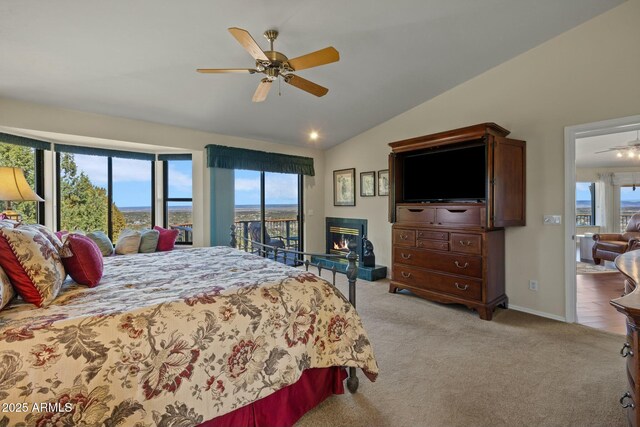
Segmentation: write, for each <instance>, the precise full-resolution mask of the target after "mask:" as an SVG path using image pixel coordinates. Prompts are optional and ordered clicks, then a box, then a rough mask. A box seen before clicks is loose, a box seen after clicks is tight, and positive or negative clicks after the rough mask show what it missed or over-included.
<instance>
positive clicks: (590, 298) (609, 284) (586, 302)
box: [576, 272, 627, 334]
mask: <svg viewBox="0 0 640 427" xmlns="http://www.w3.org/2000/svg"><path fill="white" fill-rule="evenodd" d="M623 277H624V276H623V275H622V273H619V272H614V273H596V274H578V275H577V276H576V282H577V288H578V292H577V314H578V323H580V324H582V325H585V326H590V327H592V328H596V329H601V330H605V331H609V332H614V333H618V334H626V333H627V329H626V324H625V316H623V315H622V314H620V313H618V312H617V311H616V309H615V308H613V307H612V306H611V305H610V304H609V301H611V300H612V299H614V298H618V297H620V296H621V295H622V292H623V289H624V278H623Z"/></svg>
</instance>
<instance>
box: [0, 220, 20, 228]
mask: <svg viewBox="0 0 640 427" xmlns="http://www.w3.org/2000/svg"><path fill="white" fill-rule="evenodd" d="M18 224H19V223H18V221H14V220H12V219H0V228H2V227H11V228H13V227H15V226H16V225H18Z"/></svg>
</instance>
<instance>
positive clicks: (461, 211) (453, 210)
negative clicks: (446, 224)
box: [447, 209, 467, 213]
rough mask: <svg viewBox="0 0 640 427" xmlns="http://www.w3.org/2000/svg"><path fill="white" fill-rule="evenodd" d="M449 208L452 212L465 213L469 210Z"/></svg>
mask: <svg viewBox="0 0 640 427" xmlns="http://www.w3.org/2000/svg"><path fill="white" fill-rule="evenodd" d="M447 210H448V211H449V212H451V213H464V212H466V211H467V210H466V209H447Z"/></svg>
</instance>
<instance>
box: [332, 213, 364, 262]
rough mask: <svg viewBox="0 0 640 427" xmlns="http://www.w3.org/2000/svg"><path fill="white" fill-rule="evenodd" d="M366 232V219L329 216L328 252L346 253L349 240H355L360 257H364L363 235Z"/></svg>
mask: <svg viewBox="0 0 640 427" xmlns="http://www.w3.org/2000/svg"><path fill="white" fill-rule="evenodd" d="M366 234H367V220H366V219H352V218H332V217H327V238H326V243H327V253H328V254H344V255H346V254H347V253H348V252H349V249H348V248H347V245H348V244H349V241H351V240H355V242H356V253H357V254H358V259H362V236H365V235H366Z"/></svg>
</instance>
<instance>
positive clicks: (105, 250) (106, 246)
mask: <svg viewBox="0 0 640 427" xmlns="http://www.w3.org/2000/svg"><path fill="white" fill-rule="evenodd" d="M87 237H88V238H90V239H91V240H93V241H94V242H95V244H96V245H98V247H99V248H100V252H101V253H102V256H111V255H113V243H111V240H110V239H109V236H107V235H106V234H104V233H103V232H102V231H93V232H91V233H87Z"/></svg>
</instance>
